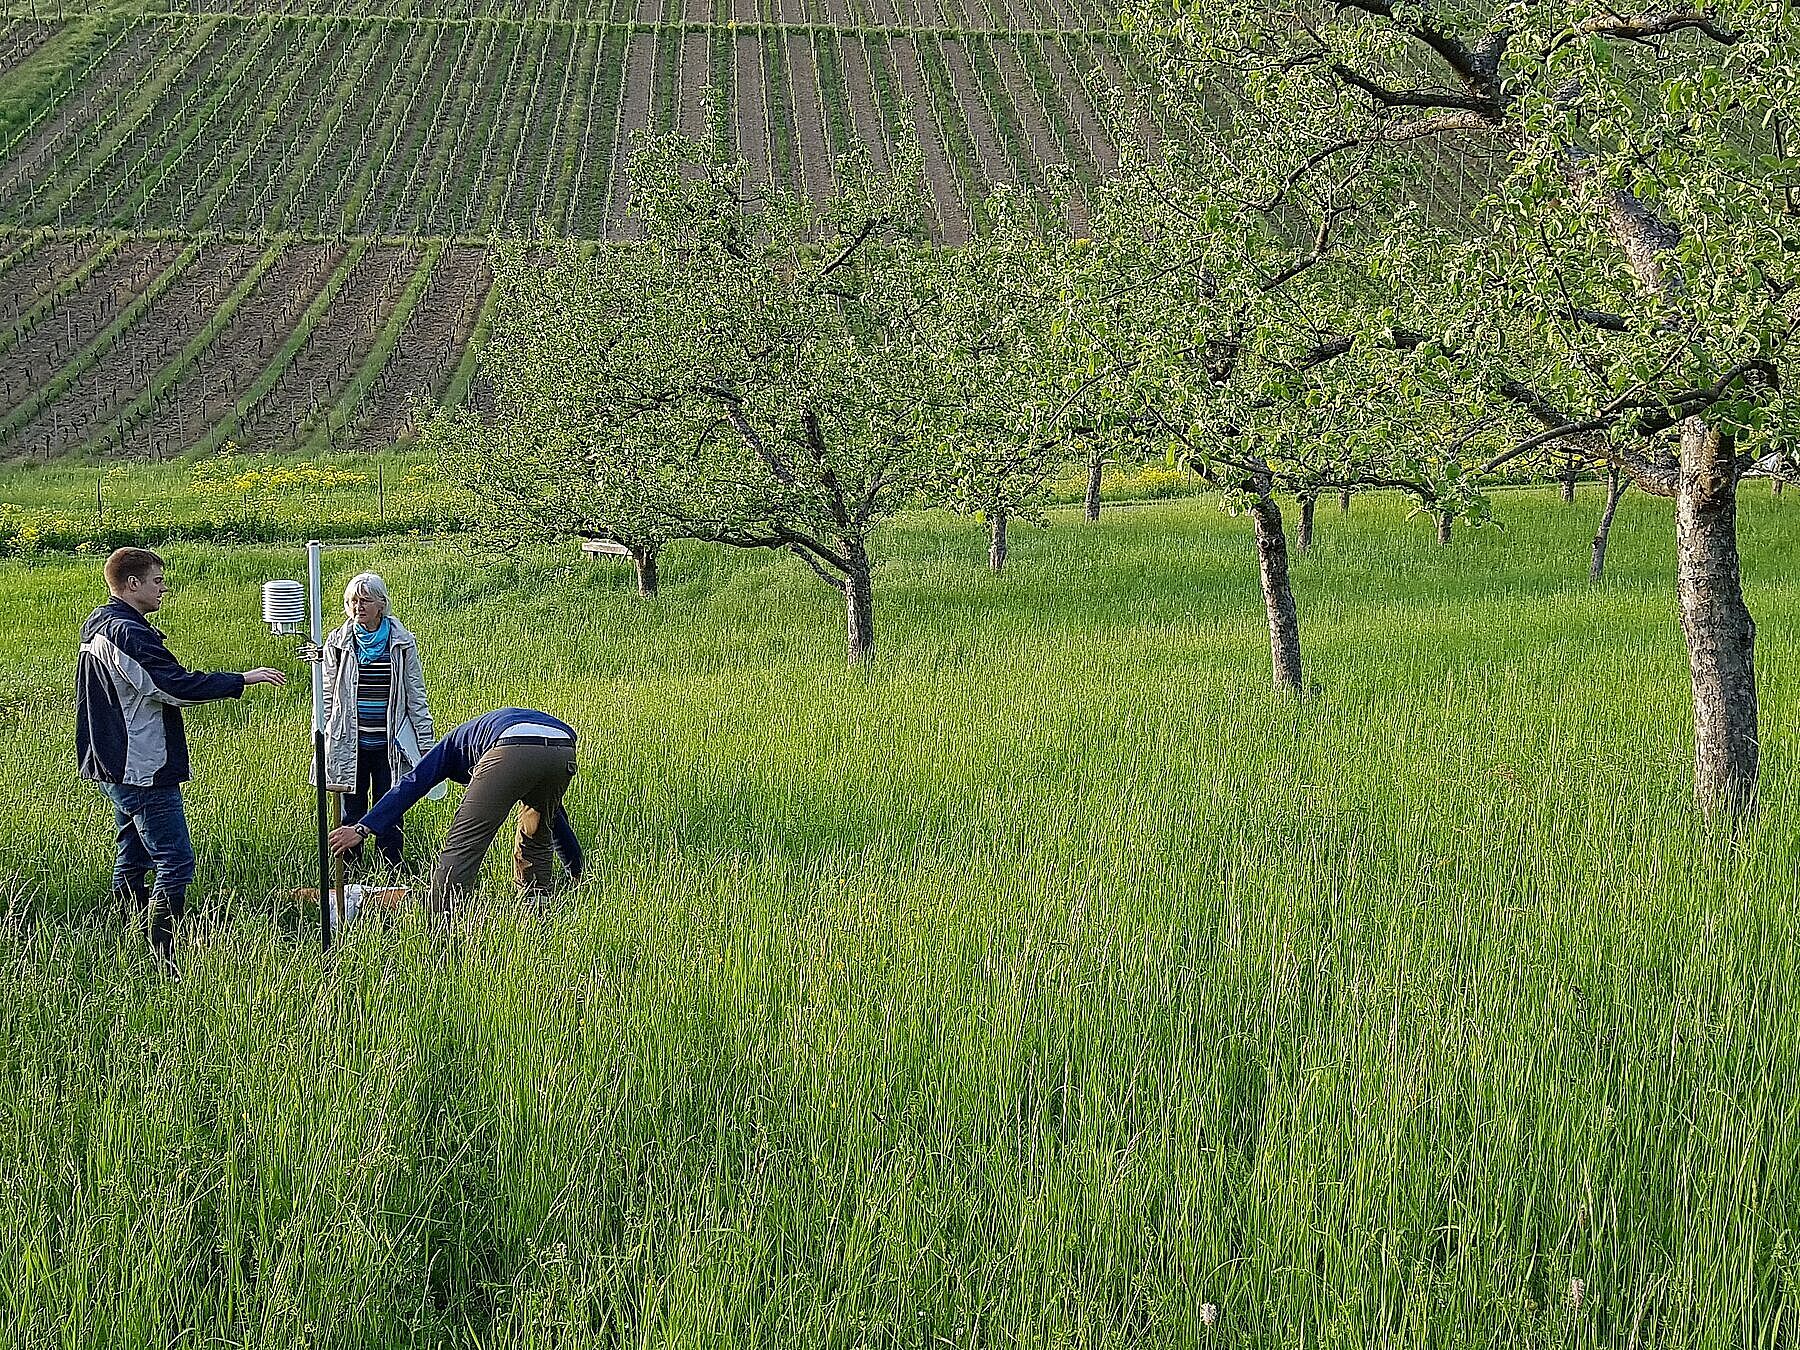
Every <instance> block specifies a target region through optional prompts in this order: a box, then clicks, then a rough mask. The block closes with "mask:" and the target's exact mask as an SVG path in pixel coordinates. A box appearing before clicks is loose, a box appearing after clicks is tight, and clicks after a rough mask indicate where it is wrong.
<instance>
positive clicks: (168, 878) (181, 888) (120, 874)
mask: <svg viewBox="0 0 1800 1350" xmlns="http://www.w3.org/2000/svg"><path fill="white" fill-rule="evenodd" d="M100 790H101V791H102V792H104V793H105V794H106V795H107V796H108V797H109V798H111V800H112V804H113V818H114V821H115V823H116V824H117V826H118V839H119V851H118V854H117V856H116V858H115V859H114V861H113V882H112V884H113V894H114V895H116V896H118V897H119V898H120V900H121V901H129V902H130V903H132V904H133V905H134V906H137V907H139V908H147V909H148V910H149V911H150V940H151V942H153V943H155V944H156V945H157V946H158V947H159V948H166V947H167V946H168V944H169V941H170V939H171V938H172V936H173V933H174V925H175V922H176V920H178V919H180V918H181V916H182V914H183V913H184V912H186V910H187V888H188V883H189V882H191V881H192V880H193V879H194V845H193V841H192V840H191V839H189V838H188V824H187V813H186V812H185V811H184V810H183V809H182V805H181V789H180V788H178V787H160V788H159V787H127V786H125V785H124V784H122V783H102V784H100ZM151 871H154V872H155V873H156V884H155V887H154V889H152V887H151V885H150V883H149V879H148V875H147V874H148V873H150V872H151Z"/></svg>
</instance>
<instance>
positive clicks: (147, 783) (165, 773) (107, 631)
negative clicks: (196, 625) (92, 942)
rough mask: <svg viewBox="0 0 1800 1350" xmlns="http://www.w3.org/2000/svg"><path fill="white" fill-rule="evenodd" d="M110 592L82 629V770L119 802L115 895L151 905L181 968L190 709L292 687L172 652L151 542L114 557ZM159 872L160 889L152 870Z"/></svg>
mask: <svg viewBox="0 0 1800 1350" xmlns="http://www.w3.org/2000/svg"><path fill="white" fill-rule="evenodd" d="M106 589H107V591H108V592H109V593H110V595H111V597H112V598H111V599H109V600H108V601H107V602H106V603H105V604H104V605H102V606H100V608H99V609H97V610H95V611H94V612H93V613H92V614H90V615H88V620H87V622H86V623H84V624H83V625H82V626H81V659H80V661H79V663H78V664H77V667H76V672H75V750H76V753H77V755H79V756H80V760H81V776H82V777H83V778H87V779H90V780H92V781H93V782H95V783H98V784H99V785H100V790H101V791H102V792H104V793H105V794H106V795H107V797H109V798H110V799H111V800H112V804H113V814H114V817H115V821H116V823H117V825H118V831H119V834H118V845H119V851H118V857H117V860H116V861H115V862H114V863H113V879H112V887H113V898H114V899H115V900H116V901H117V902H118V903H119V905H120V907H121V909H125V910H127V911H131V912H135V911H136V910H144V909H147V910H148V911H149V926H150V945H151V947H152V948H153V949H154V950H155V952H156V955H157V957H158V958H159V959H160V960H161V961H162V964H163V968H164V969H165V970H166V971H168V972H169V973H170V974H175V973H176V970H175V961H174V957H173V954H172V952H173V947H174V939H175V925H176V923H177V922H178V921H179V920H180V918H181V916H182V914H183V913H184V912H185V911H186V909H187V887H188V883H189V882H190V881H192V880H193V879H194V847H193V844H192V842H191V841H190V840H189V838H188V826H187V815H186V812H185V811H184V810H183V809H182V804H181V785H182V784H183V783H185V782H187V780H188V778H189V776H190V775H189V771H188V752H187V732H186V728H185V727H184V726H183V724H182V720H181V710H182V709H183V708H184V707H186V706H187V705H189V704H191V703H207V702H210V701H212V700H213V699H221V698H237V697H238V696H239V695H241V694H242V693H243V692H244V687H245V686H246V685H252V684H286V683H287V676H285V675H283V674H282V673H281V672H280V671H279V670H271V669H269V668H268V667H266V666H264V667H259V668H257V669H256V670H247V671H245V672H244V673H243V674H241V675H238V674H233V673H228V672H226V673H219V674H211V675H209V674H202V673H200V672H198V671H192V670H188V669H187V668H186V667H184V666H183V665H182V664H181V662H179V661H177V660H176V659H175V658H174V657H173V656H172V655H170V653H169V649H168V647H167V646H166V645H164V643H163V636H162V634H161V633H159V632H158V631H157V630H156V629H155V628H153V627H151V625H150V621H149V616H150V615H151V614H154V613H155V612H156V611H157V610H158V609H160V608H161V607H162V602H163V597H164V596H165V595H167V594H168V592H169V587H168V583H167V582H165V581H164V580H163V560H162V559H161V558H159V557H157V555H156V554H154V553H152V552H151V551H150V550H149V549H146V548H122V549H119V550H117V551H116V552H115V553H114V554H113V555H112V556H111V557H110V558H108V559H107V560H106ZM152 871H154V872H155V875H156V883H155V886H154V887H151V885H150V884H149V881H148V875H149V874H150V873H151V872H152Z"/></svg>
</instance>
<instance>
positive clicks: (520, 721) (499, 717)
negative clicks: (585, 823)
mask: <svg viewBox="0 0 1800 1350" xmlns="http://www.w3.org/2000/svg"><path fill="white" fill-rule="evenodd" d="M526 725H537V726H541V727H544V728H546V729H547V730H548V731H551V732H557V733H561V734H563V735H566V736H567V737H568V738H569V744H570V745H571V746H573V745H574V744H575V728H574V727H572V726H570V725H569V724H568V723H567V722H565V721H563V720H562V719H561V718H560V717H552V716H551V715H550V714H549V713H544V712H535V711H533V710H532V709H530V708H500V709H497V710H496V711H494V712H491V713H483V714H482V715H481V716H480V717H471V718H470V719H469V720H468V721H467V722H464V723H462V724H461V725H460V726H455V727H452V728H450V730H449V731H447V732H445V733H444V736H443V739H441V740H440V741H438V743H437V744H436V745H434V746H432V747H431V750H430V751H429V752H428V753H427V754H426V756H425V758H424V759H421V760H420V761H419V762H418V763H417V764H416V765H414V766H413V770H412V772H411V773H409V774H407V775H406V777H404V778H402V779H401V780H400V781H399V782H398V783H395V784H394V786H393V787H391V788H389V789H388V790H387V791H386V792H385V793H384V794H382V797H381V800H380V801H378V802H376V803H375V804H374V805H373V806H371V807H370V808H369V809H368V811H367V812H366V813H365V814H364V815H363V818H362V820H361V822H360V823H361V824H362V825H364V826H365V827H367V829H368V831H369V833H370V834H382V833H385V832H386V831H388V830H390V829H392V828H393V827H394V826H395V825H398V824H399V823H400V817H401V816H403V815H405V814H406V813H407V812H408V811H410V810H411V809H412V808H413V807H414V806H415V805H416V804H417V803H418V801H419V799H420V798H422V797H423V796H424V795H425V794H426V793H427V792H430V791H431V789H432V788H434V787H436V786H437V785H438V784H439V783H442V782H445V781H449V782H452V783H461V784H462V785H463V786H464V787H467V786H468V783H469V779H470V777H471V776H472V775H473V774H474V772H475V765H476V764H477V763H479V762H480V760H481V757H482V756H483V755H485V754H486V753H487V752H488V751H490V750H492V749H493V748H494V747H495V746H496V745H498V744H499V743H500V741H501V739H502V738H503V737H504V736H505V735H506V734H507V733H508V732H509V731H510V732H512V733H513V734H514V735H518V734H519V729H520V728H522V727H524V726H526ZM550 834H551V838H552V839H553V840H554V842H555V844H556V852H557V855H558V856H559V857H561V859H562V860H563V866H564V867H566V868H568V869H569V875H570V876H572V877H579V876H580V875H581V865H582V857H581V843H580V841H579V840H578V839H576V837H575V828H574V826H572V825H570V824H569V815H568V812H566V811H564V810H563V809H562V808H561V807H558V808H557V810H556V819H555V820H553V821H551V822H550Z"/></svg>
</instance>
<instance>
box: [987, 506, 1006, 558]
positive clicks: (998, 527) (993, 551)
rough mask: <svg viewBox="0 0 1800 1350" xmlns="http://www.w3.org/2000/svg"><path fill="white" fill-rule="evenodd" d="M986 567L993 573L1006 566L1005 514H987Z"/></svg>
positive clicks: (995, 512) (992, 512)
mask: <svg viewBox="0 0 1800 1350" xmlns="http://www.w3.org/2000/svg"><path fill="white" fill-rule="evenodd" d="M988 566H989V567H990V568H991V569H992V570H994V571H995V572H998V571H1000V570H1001V569H1002V568H1004V567H1005V566H1006V512H1005V511H990V512H988Z"/></svg>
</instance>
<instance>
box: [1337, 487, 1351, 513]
mask: <svg viewBox="0 0 1800 1350" xmlns="http://www.w3.org/2000/svg"><path fill="white" fill-rule="evenodd" d="M1338 514H1339V515H1343V516H1347V515H1349V514H1350V489H1349V488H1345V489H1344V490H1343V491H1341V492H1339V493H1338Z"/></svg>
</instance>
